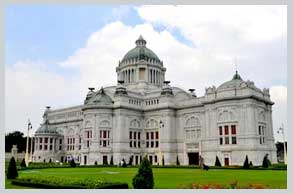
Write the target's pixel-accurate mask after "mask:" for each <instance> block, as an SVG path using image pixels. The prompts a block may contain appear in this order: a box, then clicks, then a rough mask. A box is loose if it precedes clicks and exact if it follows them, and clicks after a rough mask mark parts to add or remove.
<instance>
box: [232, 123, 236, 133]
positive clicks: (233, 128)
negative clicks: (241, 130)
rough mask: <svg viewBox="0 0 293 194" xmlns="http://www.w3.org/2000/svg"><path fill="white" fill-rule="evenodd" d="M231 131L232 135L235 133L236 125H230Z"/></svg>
mask: <svg viewBox="0 0 293 194" xmlns="http://www.w3.org/2000/svg"><path fill="white" fill-rule="evenodd" d="M231 133H232V135H236V125H232V126H231Z"/></svg>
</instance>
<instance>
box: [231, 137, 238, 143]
mask: <svg viewBox="0 0 293 194" xmlns="http://www.w3.org/2000/svg"><path fill="white" fill-rule="evenodd" d="M232 144H237V139H236V137H235V136H233V137H232Z"/></svg>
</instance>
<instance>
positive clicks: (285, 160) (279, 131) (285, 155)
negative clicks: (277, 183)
mask: <svg viewBox="0 0 293 194" xmlns="http://www.w3.org/2000/svg"><path fill="white" fill-rule="evenodd" d="M277 132H278V133H281V134H282V138H283V145H284V163H285V164H287V150H286V142H285V133H284V126H283V124H282V127H280V128H279V130H278V131H277Z"/></svg>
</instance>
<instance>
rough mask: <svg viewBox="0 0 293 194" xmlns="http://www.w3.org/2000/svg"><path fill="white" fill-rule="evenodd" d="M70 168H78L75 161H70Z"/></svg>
mask: <svg viewBox="0 0 293 194" xmlns="http://www.w3.org/2000/svg"><path fill="white" fill-rule="evenodd" d="M70 167H71V168H75V167H76V163H75V162H74V159H72V160H70Z"/></svg>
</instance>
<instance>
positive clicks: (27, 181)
mask: <svg viewBox="0 0 293 194" xmlns="http://www.w3.org/2000/svg"><path fill="white" fill-rule="evenodd" d="M11 183H12V184H14V185H21V186H30V187H35V188H45V189H111V188H113V189H114V188H115V189H127V188H128V185H127V184H126V183H119V182H117V183H115V182H107V181H104V180H96V179H95V178H86V179H84V178H83V179H81V178H74V177H67V178H64V177H55V176H43V175H29V176H25V177H22V178H18V179H16V180H13V181H12V182H11Z"/></svg>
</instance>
